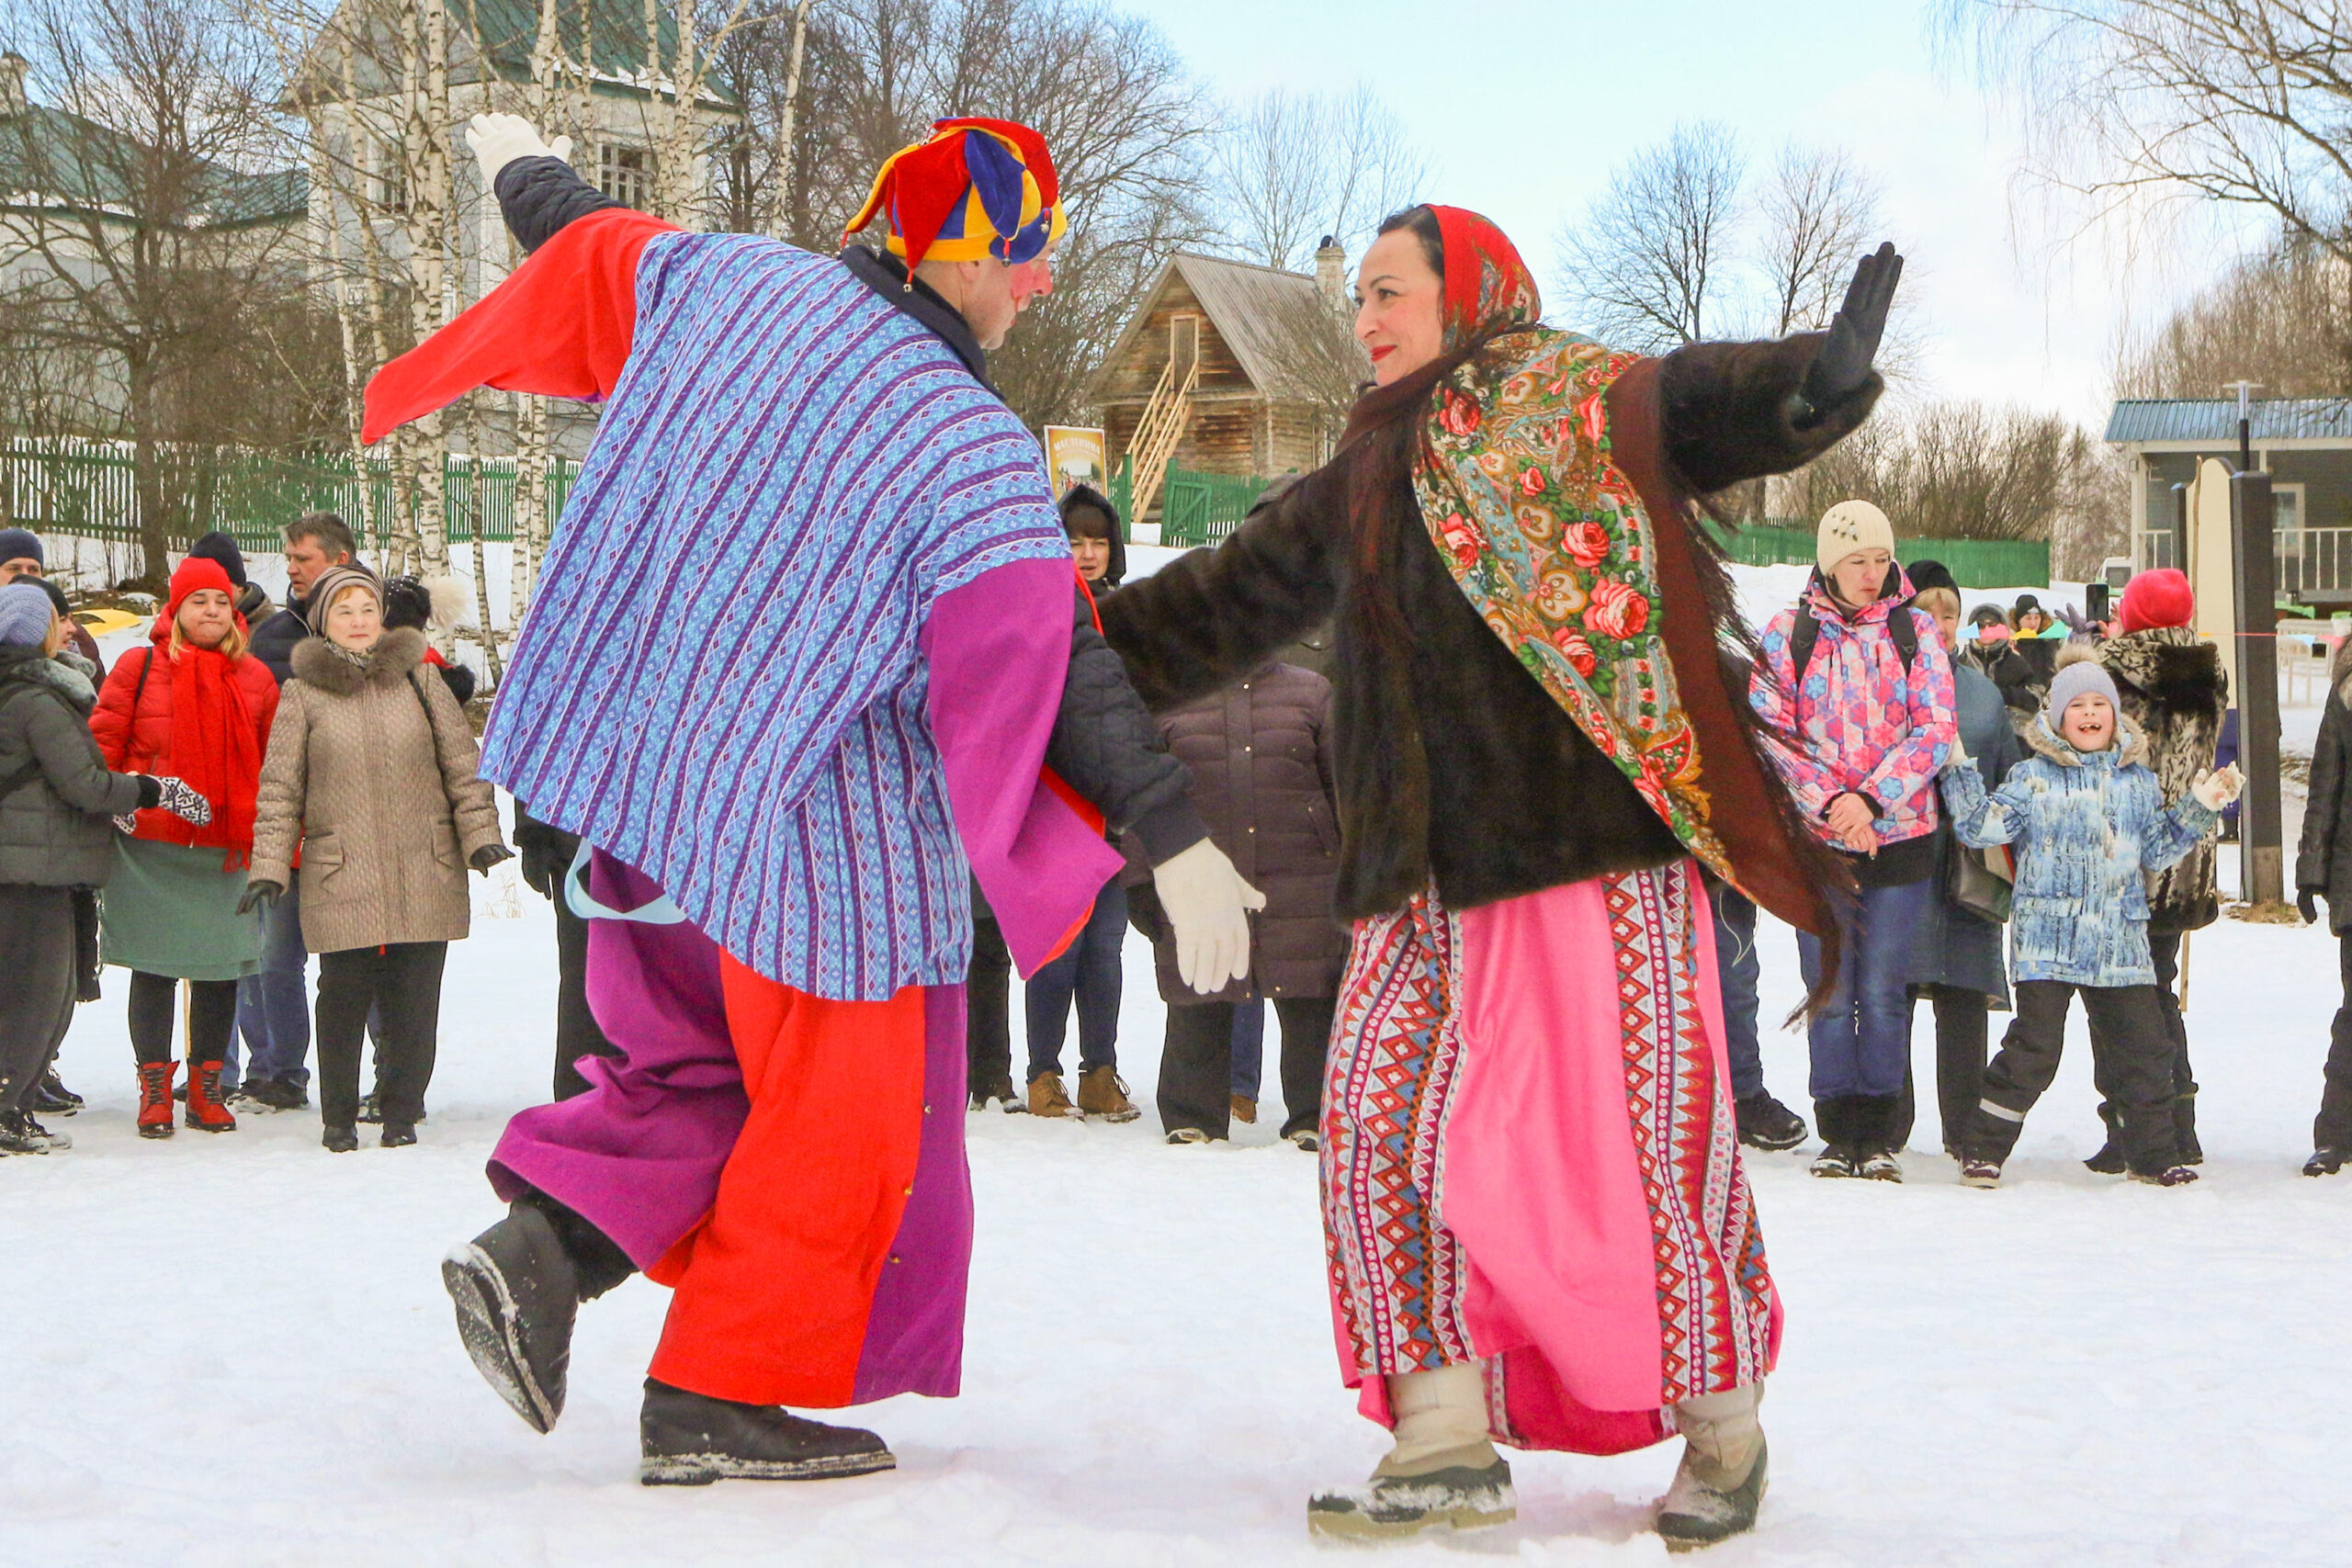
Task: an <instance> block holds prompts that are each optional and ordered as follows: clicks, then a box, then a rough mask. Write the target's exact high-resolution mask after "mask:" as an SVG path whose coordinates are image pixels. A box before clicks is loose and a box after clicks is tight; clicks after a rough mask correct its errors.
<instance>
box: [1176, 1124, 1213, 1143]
mask: <svg viewBox="0 0 2352 1568" xmlns="http://www.w3.org/2000/svg"><path fill="white" fill-rule="evenodd" d="M1168 1141H1169V1142H1170V1144H1172V1145H1179V1146H1181V1145H1186V1144H1205V1143H1207V1142H1208V1141H1209V1135H1208V1134H1206V1133H1204V1132H1202V1131H1201V1130H1200V1129H1199V1128H1198V1127H1170V1129H1169V1130H1168Z"/></svg>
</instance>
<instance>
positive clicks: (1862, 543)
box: [1813, 501, 1894, 577]
mask: <svg viewBox="0 0 2352 1568" xmlns="http://www.w3.org/2000/svg"><path fill="white" fill-rule="evenodd" d="M1856 550H1885V551H1887V552H1888V553H1889V554H1892V553H1894V524H1892V523H1889V522H1888V521H1887V520H1886V513H1883V512H1881V511H1880V510H1879V509H1878V508H1877V507H1875V506H1872V505H1871V503H1870V502H1867V501H1841V502H1838V504H1837V505H1835V506H1833V507H1831V508H1830V509H1829V510H1828V511H1826V512H1825V513H1822V514H1821V533H1820V536H1819V539H1818V541H1817V542H1816V543H1815V546H1814V550H1813V554H1814V560H1815V564H1817V565H1818V566H1819V567H1820V568H1821V571H1822V575H1823V576H1825V577H1826V576H1827V575H1828V573H1829V570H1830V569H1831V568H1832V567H1834V566H1836V565H1837V564H1838V562H1839V561H1841V560H1844V559H1845V558H1847V557H1848V556H1850V555H1852V554H1853V553H1854V552H1855V551H1856Z"/></svg>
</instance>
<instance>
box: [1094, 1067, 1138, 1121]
mask: <svg viewBox="0 0 2352 1568" xmlns="http://www.w3.org/2000/svg"><path fill="white" fill-rule="evenodd" d="M1078 1113H1079V1114H1080V1115H1081V1116H1100V1117H1102V1118H1103V1120H1104V1121H1105V1122H1132V1121H1134V1120H1135V1119H1136V1117H1138V1116H1140V1115H1142V1114H1143V1112H1142V1111H1138V1110H1136V1107H1135V1102H1134V1101H1132V1100H1129V1099H1128V1098H1127V1086H1126V1085H1125V1084H1123V1083H1121V1082H1120V1081H1119V1069H1118V1068H1116V1067H1084V1068H1081V1069H1080V1071H1079V1075H1078Z"/></svg>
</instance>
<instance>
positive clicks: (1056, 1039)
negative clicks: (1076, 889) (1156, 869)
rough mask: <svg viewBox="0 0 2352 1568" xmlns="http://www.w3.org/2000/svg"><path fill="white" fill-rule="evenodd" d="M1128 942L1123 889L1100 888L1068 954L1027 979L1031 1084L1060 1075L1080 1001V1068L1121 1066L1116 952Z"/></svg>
mask: <svg viewBox="0 0 2352 1568" xmlns="http://www.w3.org/2000/svg"><path fill="white" fill-rule="evenodd" d="M1126 937H1127V895H1126V890H1125V888H1123V887H1121V886H1119V885H1118V884H1117V883H1115V882H1109V883H1105V884H1103V891H1102V892H1100V893H1097V894H1096V895H1095V896H1094V912H1093V913H1092V914H1091V915H1089V916H1088V917H1087V918H1086V925H1085V928H1084V929H1083V930H1081V931H1080V932H1079V933H1078V937H1077V940H1075V941H1074V942H1071V943H1070V944H1069V951H1068V952H1066V953H1063V954H1062V955H1061V956H1060V957H1059V958H1057V959H1055V960H1054V961H1053V962H1052V963H1051V964H1046V966H1045V967H1044V968H1043V969H1040V970H1038V971H1037V972H1036V973H1035V975H1033V976H1030V977H1029V986H1028V992H1027V997H1026V1002H1027V1011H1028V1014H1029V1077H1028V1079H1027V1081H1028V1082H1031V1083H1035V1082H1036V1081H1037V1079H1038V1078H1039V1077H1043V1076H1044V1075H1045V1074H1046V1073H1056V1074H1058V1073H1059V1072H1060V1071H1061V1070H1062V1039H1063V1036H1065V1035H1066V1034H1068V1033H1069V1004H1070V999H1071V998H1073V997H1075V998H1077V1000H1078V1066H1079V1070H1080V1072H1083V1071H1085V1070H1086V1069H1087V1068H1089V1067H1114V1066H1118V1063H1119V989H1120V986H1119V980H1120V975H1119V949H1120V948H1121V947H1122V946H1124V945H1125V942H1126Z"/></svg>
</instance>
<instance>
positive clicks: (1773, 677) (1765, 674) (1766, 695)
mask: <svg viewBox="0 0 2352 1568" xmlns="http://www.w3.org/2000/svg"><path fill="white" fill-rule="evenodd" d="M1796 621H1797V617H1796V612H1795V611H1793V610H1783V611H1781V613H1780V614H1779V615H1775V616H1773V617H1772V619H1771V621H1770V623H1769V624H1768V625H1766V626H1765V628H1764V635H1763V636H1762V637H1760V638H1758V645H1759V646H1760V647H1761V648H1762V649H1763V654H1764V657H1763V658H1761V659H1759V660H1757V663H1756V672H1755V673H1754V674H1753V675H1751V676H1750V677H1749V678H1748V682H1747V705H1748V706H1750V707H1752V708H1754V709H1755V710H1756V716H1758V718H1760V719H1762V720H1763V721H1764V728H1765V729H1766V731H1767V732H1768V733H1769V735H1770V739H1771V741H1772V745H1771V746H1770V754H1771V757H1772V761H1773V762H1774V763H1775V765H1777V766H1778V767H1779V768H1780V770H1781V779H1782V780H1783V781H1784V782H1785V783H1786V784H1788V786H1789V793H1790V794H1791V795H1794V796H1795V797H1796V802H1797V808H1798V810H1800V811H1801V812H1803V813H1804V816H1805V818H1807V819H1808V820H1810V821H1814V822H1816V823H1817V822H1819V821H1820V820H1821V815H1822V813H1823V812H1825V811H1826V810H1828V809H1829V803H1830V802H1831V801H1832V800H1834V799H1836V798H1837V797H1838V795H1839V794H1840V793H1841V787H1842V786H1840V785H1839V784H1838V778H1837V775H1836V774H1835V773H1832V772H1830V770H1829V769H1827V768H1826V767H1824V766H1822V765H1821V763H1819V762H1818V761H1815V760H1814V756H1813V753H1812V752H1811V751H1810V750H1807V749H1806V747H1805V740H1804V695H1803V694H1802V693H1800V692H1799V691H1798V690H1797V669H1796V659H1795V655H1794V654H1793V653H1792V651H1791V649H1790V648H1789V637H1790V636H1791V635H1792V633H1793V632H1794V630H1795V629H1796ZM1815 830H1816V831H1819V829H1815Z"/></svg>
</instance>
